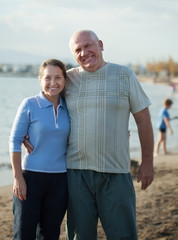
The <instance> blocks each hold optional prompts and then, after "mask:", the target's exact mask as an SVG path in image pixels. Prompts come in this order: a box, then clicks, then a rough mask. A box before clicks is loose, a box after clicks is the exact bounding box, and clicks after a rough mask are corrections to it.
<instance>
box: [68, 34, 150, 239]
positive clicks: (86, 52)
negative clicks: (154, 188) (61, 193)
mask: <svg viewBox="0 0 178 240" xmlns="http://www.w3.org/2000/svg"><path fill="white" fill-rule="evenodd" d="M69 45H70V48H71V51H72V53H73V55H74V57H75V59H76V61H77V62H78V64H79V65H80V66H79V67H76V68H73V69H71V70H69V71H68V81H67V84H66V89H65V99H66V103H67V107H68V110H69V115H70V119H71V132H70V137H69V144H68V150H67V169H68V190H69V204H68V217H67V227H68V239H69V240H74V239H75V240H77V239H80V240H96V239H97V223H98V218H100V220H101V223H102V226H103V229H104V231H105V233H106V237H107V240H121V239H122V240H123V239H125V240H126V239H127V240H136V239H137V229H136V207H135V205H136V204H135V191H134V187H133V183H132V178H131V176H130V155H129V137H128V122H129V115H130V113H132V114H133V116H134V118H135V122H136V124H137V127H138V133H139V138H140V143H141V150H142V162H141V165H140V167H139V170H138V182H141V188H142V189H146V188H147V187H148V186H149V185H150V184H151V183H152V181H153V179H154V169H153V130H152V125H151V120H150V114H149V110H148V106H149V105H150V101H149V99H148V97H147V96H146V95H145V93H144V91H143V89H142V88H141V86H140V84H139V81H138V80H137V77H136V75H135V74H134V73H133V71H132V70H130V69H129V68H127V67H125V66H121V65H118V64H114V63H109V62H105V61H104V59H103V55H102V51H103V42H102V41H101V40H99V39H98V37H97V35H96V34H95V33H94V32H92V31H89V30H81V31H77V32H75V33H74V34H73V36H72V37H71V39H70V44H69Z"/></svg>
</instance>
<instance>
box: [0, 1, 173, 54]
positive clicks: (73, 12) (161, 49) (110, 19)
mask: <svg viewBox="0 0 178 240" xmlns="http://www.w3.org/2000/svg"><path fill="white" fill-rule="evenodd" d="M0 3H1V9H0V31H1V32H3V34H2V35H3V36H2V37H1V39H0V45H1V47H3V48H5V49H8V48H11V49H14V50H28V51H29V52H30V53H34V54H36V53H37V54H43V53H44V52H46V53H47V54H59V55H65V56H71V53H70V51H69V49H68V40H69V38H70V36H71V35H72V33H73V32H74V31H76V30H79V29H91V30H93V31H95V32H96V33H97V34H98V36H99V38H101V39H102V40H103V41H104V44H105V49H106V50H105V55H106V57H107V58H108V59H117V58H118V56H121V57H122V58H123V59H131V55H132V56H133V57H132V59H134V58H135V59H136V58H137V56H138V58H146V56H150V55H151V54H152V55H154V54H157V55H160V54H165V55H168V54H170V53H172V52H173V55H174V56H176V51H172V48H173V46H175V47H174V48H176V49H177V44H176V39H177V38H178V36H177V27H178V26H177V25H178V15H177V12H178V3H177V2H176V1H175V0H171V3H170V0H157V1H153V0H150V1H146V0H135V1H133V0H125V1H120V0H112V1H110V2H109V1H108V0H97V1H83V0H75V1H72V0H60V1H59V0H38V1H35V0H31V1H24V0H14V1H13V0H11V1H10V0H6V1H1V0H0ZM169 42H170V43H171V44H172V48H170V46H169V45H168V43H169ZM169 49H170V50H169ZM169 52H170V53H169ZM177 56H178V53H177Z"/></svg>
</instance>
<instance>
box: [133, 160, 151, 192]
mask: <svg viewBox="0 0 178 240" xmlns="http://www.w3.org/2000/svg"><path fill="white" fill-rule="evenodd" d="M153 180H154V169H153V164H152V163H141V165H140V167H139V169H138V176H137V182H138V183H139V182H141V189H143V190H145V189H146V188H147V187H148V186H149V185H150V184H151V183H152V182H153Z"/></svg>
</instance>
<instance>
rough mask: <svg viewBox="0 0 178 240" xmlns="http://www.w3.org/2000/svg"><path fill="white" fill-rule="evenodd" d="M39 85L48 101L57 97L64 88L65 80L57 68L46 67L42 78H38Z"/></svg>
mask: <svg viewBox="0 0 178 240" xmlns="http://www.w3.org/2000/svg"><path fill="white" fill-rule="evenodd" d="M40 84H41V87H42V89H43V91H44V94H45V96H46V97H47V98H48V99H49V100H50V99H51V98H54V97H56V96H57V97H58V96H59V94H60V92H61V91H62V90H63V89H64V86H65V78H64V75H63V73H62V70H61V69H60V68H59V67H57V66H53V65H47V66H46V68H45V69H44V73H43V76H42V77H41V78H40Z"/></svg>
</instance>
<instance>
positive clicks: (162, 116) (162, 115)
mask: <svg viewBox="0 0 178 240" xmlns="http://www.w3.org/2000/svg"><path fill="white" fill-rule="evenodd" d="M172 104H173V102H172V100H170V99H165V100H164V107H163V108H162V109H161V110H160V112H159V117H158V122H157V127H158V129H159V134H158V140H157V142H156V145H155V156H158V154H159V148H160V145H162V148H163V154H167V150H166V129H167V128H168V129H169V133H170V135H172V134H173V131H172V128H171V125H170V116H169V113H168V109H170V108H171V106H172Z"/></svg>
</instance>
